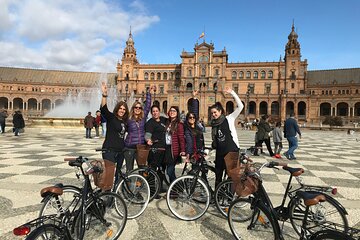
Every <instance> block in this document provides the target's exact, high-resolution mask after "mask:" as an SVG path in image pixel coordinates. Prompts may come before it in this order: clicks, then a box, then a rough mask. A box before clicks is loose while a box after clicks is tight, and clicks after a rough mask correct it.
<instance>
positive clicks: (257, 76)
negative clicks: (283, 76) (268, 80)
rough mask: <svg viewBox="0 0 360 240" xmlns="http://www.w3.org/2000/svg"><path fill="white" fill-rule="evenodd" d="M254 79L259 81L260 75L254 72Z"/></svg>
mask: <svg viewBox="0 0 360 240" xmlns="http://www.w3.org/2000/svg"><path fill="white" fill-rule="evenodd" d="M254 78H255V79H258V78H259V73H258V71H255V72H254Z"/></svg>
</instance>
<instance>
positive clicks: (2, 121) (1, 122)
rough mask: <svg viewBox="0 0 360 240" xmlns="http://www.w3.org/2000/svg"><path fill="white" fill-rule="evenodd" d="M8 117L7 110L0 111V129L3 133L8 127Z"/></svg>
mask: <svg viewBox="0 0 360 240" xmlns="http://www.w3.org/2000/svg"><path fill="white" fill-rule="evenodd" d="M7 117H8V115H7V111H6V110H2V111H1V112H0V127H1V128H0V131H1V133H5V127H6V118H7Z"/></svg>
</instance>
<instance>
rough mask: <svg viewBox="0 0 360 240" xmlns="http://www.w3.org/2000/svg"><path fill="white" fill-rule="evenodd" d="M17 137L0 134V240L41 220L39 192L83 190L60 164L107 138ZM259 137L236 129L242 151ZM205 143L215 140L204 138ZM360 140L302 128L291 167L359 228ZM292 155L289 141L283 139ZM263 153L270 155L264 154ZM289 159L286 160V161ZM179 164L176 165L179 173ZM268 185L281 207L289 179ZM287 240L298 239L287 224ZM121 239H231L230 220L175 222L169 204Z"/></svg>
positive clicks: (267, 176)
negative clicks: (327, 188)
mask: <svg viewBox="0 0 360 240" xmlns="http://www.w3.org/2000/svg"><path fill="white" fill-rule="evenodd" d="M25 130H26V132H25V133H24V134H22V135H21V136H19V137H15V136H13V134H12V133H10V132H8V133H5V134H1V135H0V239H19V238H16V237H15V236H13V235H12V233H11V231H12V229H13V228H14V227H16V226H18V225H20V224H22V223H25V222H27V221H28V220H31V219H33V218H36V216H37V214H38V211H39V206H40V201H41V198H40V194H39V192H40V190H41V188H43V187H45V186H48V185H51V184H54V183H58V182H63V183H66V184H76V185H80V183H79V181H78V180H76V178H75V174H74V170H73V169H72V168H71V167H69V166H68V165H67V164H66V163H64V162H63V158H64V157H66V156H78V155H83V156H86V157H89V158H99V157H100V154H99V153H97V152H95V151H94V149H95V148H98V147H101V145H102V142H103V139H85V137H84V134H85V130H84V129H83V128H26V129H25ZM254 133H255V132H254V131H243V130H240V129H239V130H238V134H239V141H240V145H241V147H242V148H248V147H250V146H252V145H254V144H253V140H254ZM205 136H206V139H207V140H206V142H207V145H209V144H210V141H211V137H210V131H209V129H208V131H207V133H206V135H205ZM356 138H359V139H360V134H359V135H358V136H357V133H355V135H347V134H346V132H345V131H315V130H303V138H302V139H301V140H300V142H299V145H300V147H299V149H298V150H297V151H296V157H297V161H291V162H290V166H292V167H303V168H304V169H305V174H304V180H305V182H306V183H309V184H310V183H311V184H314V185H315V184H316V185H331V186H336V187H338V195H337V197H336V198H337V200H338V201H340V202H341V203H342V204H343V205H344V206H345V207H346V209H347V210H348V213H349V215H348V220H349V225H350V226H356V227H357V228H359V227H360V191H359V188H360V184H359V183H360V182H359V178H360V148H359V142H358V141H357V139H356ZM283 143H284V148H285V149H287V142H286V141H284V142H283ZM264 151H265V152H267V151H266V149H265V148H264ZM252 158H253V159H254V160H255V161H257V162H264V161H265V160H270V159H271V158H270V157H269V156H268V155H266V154H265V155H261V156H259V157H252ZM286 161H287V160H286ZM180 168H181V166H178V167H177V170H180ZM263 176H264V185H265V187H266V188H267V190H268V191H269V193H270V197H271V198H272V200H273V201H274V205H276V204H277V203H279V200H280V196H281V194H282V193H283V191H284V189H285V187H286V183H287V179H288V175H287V172H285V171H282V170H275V169H264V171H263ZM285 232H286V236H285V238H286V239H296V238H294V237H293V236H294V235H293V232H292V230H291V227H290V226H288V224H286V225H285ZM121 238H122V239H189V240H191V239H199V240H201V239H212V240H215V239H232V235H231V232H230V229H229V227H228V224H227V220H226V219H224V218H222V217H221V216H220V215H219V214H218V213H217V210H216V209H215V208H214V207H213V206H210V208H209V210H208V212H207V213H206V214H205V215H204V216H203V217H202V218H200V219H199V220H197V221H194V222H184V221H180V220H177V219H176V218H175V217H174V216H172V214H171V213H170V211H169V210H168V208H167V205H166V200H165V199H160V200H155V201H153V202H151V203H150V205H149V206H148V208H147V209H146V211H145V212H144V214H143V215H141V216H140V217H139V218H137V219H135V220H131V221H128V223H127V225H126V228H125V230H124V233H123V235H122V236H121Z"/></svg>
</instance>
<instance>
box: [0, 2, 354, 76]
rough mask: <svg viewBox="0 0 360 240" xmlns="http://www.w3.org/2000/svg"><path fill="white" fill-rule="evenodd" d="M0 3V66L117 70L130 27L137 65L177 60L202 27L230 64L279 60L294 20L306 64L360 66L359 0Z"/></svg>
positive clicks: (195, 39)
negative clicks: (224, 51)
mask: <svg viewBox="0 0 360 240" xmlns="http://www.w3.org/2000/svg"><path fill="white" fill-rule="evenodd" d="M0 3H1V8H0V55H1V56H2V57H1V58H0V66H10V67H25V68H41V69H60V70H74V71H78V70H79V71H101V72H115V66H116V62H117V61H118V59H121V56H122V52H123V48H124V46H125V41H126V39H127V37H128V33H129V28H130V25H131V26H132V32H133V36H134V41H135V47H136V49H137V55H138V59H139V61H140V62H141V63H180V62H181V58H180V57H179V55H180V54H181V51H182V50H183V49H184V50H186V51H193V48H194V44H195V43H196V41H197V40H198V37H199V36H200V34H201V33H202V32H203V31H204V29H205V34H206V35H205V40H206V41H207V42H213V43H214V46H215V50H216V51H220V50H222V49H223V48H224V47H225V48H226V50H227V52H228V55H229V62H251V61H254V62H257V61H278V60H279V58H280V55H281V56H282V57H283V56H284V48H285V44H286V42H287V36H288V34H289V33H290V31H291V25H292V22H293V20H294V21H295V28H296V32H297V33H298V35H299V39H298V40H299V42H300V44H301V53H302V59H308V63H309V66H308V69H310V70H314V69H318V70H319V69H336V68H354V67H360V44H359V43H358V42H360V41H359V39H360V27H359V25H360V1H358V0H347V1H337V0H316V1H313V0H303V1H280V0H271V1H270V0H261V1H260V0H259V1H256V0H254V1H245V0H223V1H216V0H206V1H205V0H143V1H140V0H136V1H131V0H77V1H73V0H51V1H49V0H0ZM200 41H202V40H200Z"/></svg>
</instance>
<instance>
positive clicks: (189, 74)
mask: <svg viewBox="0 0 360 240" xmlns="http://www.w3.org/2000/svg"><path fill="white" fill-rule="evenodd" d="M191 76H192V69H191V68H189V69H188V77H191Z"/></svg>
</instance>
